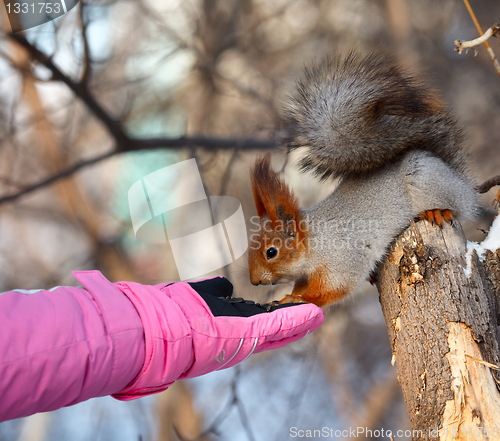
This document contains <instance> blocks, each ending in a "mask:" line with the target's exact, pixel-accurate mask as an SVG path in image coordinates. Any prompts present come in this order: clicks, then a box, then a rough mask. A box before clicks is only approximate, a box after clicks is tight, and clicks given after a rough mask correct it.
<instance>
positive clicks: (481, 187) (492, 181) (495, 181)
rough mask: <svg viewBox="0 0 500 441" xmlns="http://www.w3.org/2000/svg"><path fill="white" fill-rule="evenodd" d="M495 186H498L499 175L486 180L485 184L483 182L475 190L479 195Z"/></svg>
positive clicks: (499, 182)
mask: <svg viewBox="0 0 500 441" xmlns="http://www.w3.org/2000/svg"><path fill="white" fill-rule="evenodd" d="M495 185H500V175H497V176H494V177H493V178H491V179H488V180H487V181H486V182H483V183H482V184H481V185H478V186H477V187H476V190H477V191H478V192H479V193H481V194H483V193H487V192H488V191H490V189H492V188H493V187H494V186H495Z"/></svg>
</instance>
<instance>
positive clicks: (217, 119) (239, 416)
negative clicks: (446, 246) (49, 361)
mask: <svg viewBox="0 0 500 441" xmlns="http://www.w3.org/2000/svg"><path fill="white" fill-rule="evenodd" d="M472 7H473V8H474V11H475V13H476V15H477V17H478V20H479V22H480V23H481V25H482V26H483V30H485V29H487V28H488V27H490V26H491V25H492V24H494V23H495V22H496V21H497V20H498V18H499V17H500V3H499V2H498V1H495V0H483V1H481V2H479V1H477V0H475V1H474V2H472ZM0 26H1V35H0V292H2V291H6V290H9V289H13V288H25V289H29V288H48V287H52V286H56V285H72V284H75V281H74V279H73V278H72V276H71V271H72V270H85V269H99V270H101V271H102V272H103V273H104V274H105V276H106V277H108V279H110V280H112V281H118V280H133V281H138V282H141V283H159V282H160V281H174V280H178V274H177V270H176V267H175V264H174V262H173V260H172V254H171V251H170V250H169V246H168V245H152V244H147V243H144V242H140V241H138V240H137V239H136V238H135V237H134V234H133V231H132V227H131V221H130V215H129V211H128V201H127V192H128V189H129V188H130V186H131V185H132V184H133V183H134V182H135V181H137V180H138V179H140V178H141V177H143V176H145V175H147V174H148V173H151V172H153V171H155V170H158V169H160V168H162V167H165V166H167V165H169V164H173V163H175V162H178V161H181V160H184V159H189V158H196V160H197V163H198V166H199V168H200V171H201V175H202V178H203V182H204V184H205V186H206V190H207V193H208V194H210V195H229V196H234V197H237V198H238V199H239V200H240V201H241V203H242V206H243V211H244V213H245V217H246V219H247V225H248V226H251V224H250V223H249V222H248V220H249V219H250V217H251V216H252V215H254V214H255V211H254V208H253V202H252V198H251V194H250V189H249V176H248V169H249V166H250V164H251V163H252V162H253V160H254V158H255V156H256V155H257V154H259V153H261V152H262V151H263V150H262V149H259V147H262V148H268V147H269V145H270V144H272V143H269V142H268V139H270V138H273V137H275V136H276V134H277V132H276V130H279V128H280V126H279V109H280V107H281V106H282V103H283V97H284V96H285V95H286V93H287V91H288V90H290V87H291V85H292V84H293V78H295V77H297V76H298V75H300V72H301V70H302V68H303V66H304V64H307V63H309V62H310V61H311V60H313V59H317V58H321V57H322V56H324V55H326V54H330V53H332V52H346V51H347V50H349V49H350V48H353V47H355V48H357V49H358V50H359V51H361V52H364V53H367V52H371V51H381V50H384V51H387V52H390V53H393V54H395V55H396V57H397V58H398V59H399V60H400V61H401V62H402V63H403V64H405V65H406V66H408V67H410V68H411V69H412V70H413V71H415V72H418V73H422V74H425V75H426V76H427V79H428V81H429V82H430V83H431V84H432V85H433V86H434V87H435V88H437V89H439V90H441V91H442V96H443V98H444V100H445V101H446V102H447V103H449V104H450V106H451V107H452V108H453V110H454V112H455V113H456V115H457V116H458V117H459V119H460V121H461V124H462V125H463V126H464V127H465V129H466V132H467V135H468V139H467V143H468V145H469V146H470V150H471V160H472V171H473V174H474V175H475V176H476V177H477V181H478V182H483V181H485V180H486V179H488V178H490V177H492V176H494V175H497V174H499V171H500V151H499V146H498V139H499V138H500V136H499V134H500V133H499V131H500V78H499V77H498V75H497V73H496V71H495V69H494V67H493V64H492V62H491V60H490V58H489V57H488V55H487V53H486V51H485V48H484V46H481V47H478V48H477V54H476V53H475V52H476V51H474V50H470V51H469V52H468V53H466V54H465V53H464V54H462V55H458V54H457V53H456V52H454V50H453V48H454V45H453V42H454V40H456V39H473V38H475V37H477V36H478V33H477V31H476V28H475V27H474V25H473V23H472V20H471V18H470V16H469V14H468V12H467V9H466V8H465V6H464V3H463V2H462V1H458V0H440V1H439V2H437V1H434V0H420V1H418V2H415V1H409V0H408V1H405V0H273V1H268V0H157V1H152V0H109V1H106V0H92V1H84V2H80V3H79V5H78V6H77V7H76V8H74V9H72V10H71V11H70V12H69V13H67V14H66V15H64V16H63V17H61V18H59V19H57V20H55V21H53V22H50V23H47V24H44V25H41V26H39V27H36V28H33V29H31V30H28V31H26V32H23V33H21V34H16V35H22V36H24V37H25V38H26V39H27V41H28V42H29V43H30V44H31V47H30V48H28V50H27V49H26V45H24V47H23V46H22V45H20V44H19V43H18V42H16V40H14V39H12V38H10V37H9V36H8V32H9V31H10V26H9V24H8V20H7V16H6V14H5V9H4V7H3V6H0ZM491 44H492V46H493V49H494V50H495V51H496V52H497V54H498V53H499V51H498V40H496V39H492V41H491ZM32 47H36V48H38V49H39V50H40V51H41V52H42V53H44V54H45V55H47V56H48V57H49V59H47V60H45V64H46V65H48V64H50V63H53V65H54V66H56V67H58V68H59V69H60V70H61V71H62V73H63V74H64V75H65V76H66V78H67V79H69V83H68V82H66V84H65V83H64V82H61V81H57V78H53V71H52V72H51V70H49V69H48V68H47V67H44V66H43V65H42V64H40V63H34V62H33V56H34V52H33V50H32ZM59 79H60V78H59ZM71 85H73V86H75V87H73V88H72V86H71ZM93 103H97V107H98V109H100V110H96V106H95V105H93ZM123 134H125V137H123V136H122V135H123ZM184 136H185V137H186V140H184V141H175V142H171V143H170V144H169V143H168V142H167V141H168V140H170V139H178V138H181V137H184ZM199 136H203V137H204V140H201V141H200V140H199V139H198V140H197V139H194V140H193V139H191V138H195V137H196V138H198V137H199ZM146 138H147V139H149V140H151V139H156V144H155V145H154V147H155V148H154V149H152V150H148V149H147V147H148V146H149V147H153V145H152V144H149V145H147V143H143V144H141V143H140V142H135V143H130V142H129V140H130V139H133V140H135V141H137V140H141V139H146ZM220 138H224V139H229V140H230V141H229V142H228V143H227V145H226V147H228V146H229V148H224V149H219V148H217V147H218V144H217V140H218V139H220ZM162 140H164V141H162ZM207 140H208V141H207ZM203 144H205V145H203ZM164 145H168V146H170V147H167V148H163V146H164ZM172 146H173V147H172ZM115 150H116V151H117V153H116V154H111V155H109V158H107V159H102V160H97V161H96V162H95V163H94V164H90V165H88V166H86V167H82V168H81V169H80V170H79V171H78V172H76V173H72V174H69V176H68V177H65V178H64V179H55V180H54V182H53V183H51V184H50V185H45V186H40V188H38V189H36V190H35V191H32V192H28V193H25V194H20V192H22V191H23V190H25V189H26V188H30V187H31V186H32V185H33V184H36V183H39V182H42V181H44V180H46V179H47V178H50V177H53V176H55V177H58V176H59V177H61V176H60V175H61V174H63V173H62V172H64V171H66V170H69V169H71V167H72V166H73V165H74V164H79V163H80V162H81V161H90V160H92V159H93V158H103V157H104V156H106V153H107V152H113V151H115ZM125 150H137V151H134V152H124V153H122V152H120V151H125ZM273 152H274V153H273V163H274V164H275V166H276V167H281V165H282V164H283V161H284V154H283V152H282V151H279V150H277V149H276V150H274V151H273ZM285 173H286V177H287V180H288V181H289V182H290V183H291V184H292V186H293V187H294V188H295V189H296V191H297V192H299V193H300V198H301V200H302V201H303V203H305V204H311V203H313V202H314V201H315V200H317V199H318V198H320V197H321V195H324V194H325V193H326V191H327V189H326V187H325V186H323V187H320V186H319V185H318V184H317V183H315V182H313V180H312V179H311V178H310V177H306V176H302V175H300V174H298V173H296V172H295V171H294V169H293V164H288V165H287V168H286V171H285ZM10 196H12V197H10ZM493 196H494V191H493V190H492V192H490V194H489V195H487V196H486V197H485V198H484V207H485V211H484V215H483V216H482V218H481V219H479V220H478V222H476V223H475V224H470V225H466V226H465V227H466V231H467V235H468V238H469V240H481V238H482V235H483V233H482V232H481V229H487V228H488V225H489V222H491V219H492V217H493V215H494V213H495V210H494V207H493V206H492V204H491V201H492V199H493ZM6 197H9V198H7V199H6ZM246 267H247V264H246V256H243V257H242V258H240V259H238V260H237V261H236V262H234V263H233V264H231V265H230V266H229V267H226V268H224V269H221V270H220V273H221V274H225V275H227V276H228V277H229V278H230V279H231V280H232V282H233V283H234V285H235V294H236V295H237V296H243V297H247V298H252V299H255V300H257V301H260V302H264V301H266V300H269V299H270V298H275V297H276V298H278V297H281V296H283V294H284V293H286V292H289V291H290V289H291V288H290V286H285V287H280V288H279V289H271V290H270V289H267V288H255V287H252V286H251V285H250V282H249V278H248V275H247V270H246ZM326 314H327V318H326V322H325V323H324V325H323V326H322V327H321V328H320V329H319V330H318V331H317V332H315V333H314V334H313V335H310V336H308V337H307V338H305V339H304V340H302V341H300V342H298V343H296V344H294V345H291V346H289V347H286V348H283V349H282V350H279V351H274V352H273V353H264V354H260V355H256V356H253V357H251V359H249V360H247V361H246V362H244V363H242V364H241V366H239V367H237V368H232V369H229V370H226V371H222V372H217V373H214V374H211V375H207V376H205V377H203V378H199V379H195V380H191V381H186V382H180V383H177V384H175V385H174V386H173V387H171V388H170V389H169V390H167V391H166V392H164V393H162V394H159V395H156V396H152V397H147V398H144V399H140V400H137V401H133V402H127V403H123V402H118V401H116V400H113V399H112V398H110V397H107V398H99V399H93V400H90V401H88V402H85V403H81V404H79V405H76V406H73V407H70V408H64V409H61V410H59V411H56V412H52V413H46V414H39V415H34V416H32V417H29V418H23V419H19V420H15V421H9V422H5V423H2V424H0V440H1V441H14V440H19V441H28V440H29V441H42V440H44V441H48V440H51V441H64V440H71V441H87V440H88V441H90V440H111V441H113V440H117V441H118V440H119V441H129V440H131V441H132V440H134V441H138V440H143V441H153V440H162V441H167V440H181V439H185V440H187V439H199V440H242V441H243V440H249V441H251V440H276V441H279V440H286V439H289V438H291V437H293V431H291V428H292V427H296V428H297V429H304V430H307V429H310V430H313V429H322V428H327V429H328V430H330V429H333V432H335V431H336V430H343V429H346V428H347V429H348V428H357V427H359V428H366V429H370V430H373V431H374V430H377V429H382V428H383V429H385V430H392V432H393V434H394V435H395V439H402V438H404V439H409V436H408V433H406V435H405V434H404V432H403V433H401V435H402V436H396V432H397V431H398V430H403V431H404V430H407V429H409V421H408V417H407V416H406V410H405V405H404V402H403V399H402V396H401V392H400V390H399V387H398V383H397V378H396V368H395V367H393V366H391V350H390V345H389V340H388V337H387V333H386V328H385V322H384V319H383V316H382V313H381V310H380V307H379V301H378V294H377V292H376V290H375V289H374V288H372V287H371V286H370V285H368V284H367V287H366V289H364V290H362V292H360V293H358V294H357V295H355V296H353V297H352V298H350V299H348V300H347V301H345V302H342V303H340V304H337V305H334V306H331V307H329V308H328V309H327V310H326ZM0 332H1V324H0ZM0 362H1V355H0ZM0 399H1V395H0ZM358 435H359V436H358V437H357V438H358V439H371V438H377V436H376V433H375V432H374V433H372V434H371V436H370V433H368V434H367V433H366V431H365V432H364V433H358ZM334 437H335V436H334ZM338 437H340V438H342V437H344V436H338Z"/></svg>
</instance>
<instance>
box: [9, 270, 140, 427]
mask: <svg viewBox="0 0 500 441" xmlns="http://www.w3.org/2000/svg"><path fill="white" fill-rule="evenodd" d="M78 274H80V275H81V276H85V275H86V274H88V275H89V276H91V277H81V278H85V279H86V280H85V283H84V284H83V285H84V286H85V287H86V288H87V289H82V288H76V287H56V288H53V289H51V290H47V291H46V290H33V291H25V290H16V291H12V292H6V293H2V294H1V295H0V396H1V399H0V421H5V420H8V419H13V418H18V417H23V416H27V415H31V414H33V413H36V412H45V411H49V410H54V409H58V408H60V407H63V406H69V405H71V404H75V403H78V402H81V401H84V400H88V399H89V398H92V397H100V396H105V395H109V394H112V393H115V392H117V391H119V390H121V389H123V388H124V387H125V386H127V384H128V383H130V382H131V381H132V380H133V379H134V377H135V376H136V375H137V374H138V373H139V371H140V369H141V367H142V365H143V364H144V354H145V349H144V329H143V326H142V322H141V319H140V317H139V314H138V313H137V310H136V309H135V307H134V305H133V304H132V303H131V302H130V300H129V299H128V298H127V297H126V296H125V295H123V293H122V292H121V291H120V290H119V289H118V288H116V286H115V285H114V284H112V283H110V282H109V281H107V280H106V279H105V278H104V277H103V276H102V275H101V274H100V273H99V272H97V271H95V272H80V273H76V277H77V278H79V276H78Z"/></svg>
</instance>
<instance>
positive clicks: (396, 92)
mask: <svg viewBox="0 0 500 441" xmlns="http://www.w3.org/2000/svg"><path fill="white" fill-rule="evenodd" d="M284 123H285V133H286V135H285V136H284V137H283V141H282V144H283V145H284V146H285V147H287V148H288V149H289V150H294V149H301V150H303V151H304V152H305V153H304V156H303V158H302V160H301V162H300V165H301V169H302V170H303V171H313V172H314V173H315V174H316V175H317V176H318V177H319V178H320V179H322V180H325V179H328V178H338V179H339V184H338V186H337V187H336V188H335V190H334V191H333V193H331V194H330V195H329V196H328V197H327V198H326V199H324V200H323V201H321V202H319V203H318V204H316V205H314V206H311V207H308V208H300V207H299V204H298V200H297V198H296V196H295V195H294V194H293V192H292V191H291V190H290V188H289V187H288V186H287V184H286V183H285V182H284V180H283V179H282V178H281V176H280V174H279V173H278V172H276V171H274V170H273V169H272V167H271V165H270V156H269V154H268V155H266V156H265V157H263V158H260V159H257V161H256V163H255V165H254V166H253V168H252V170H251V186H252V193H253V197H254V202H255V206H256V209H257V214H258V216H259V222H258V224H259V228H258V231H257V233H255V234H253V235H252V237H251V244H250V246H249V257H248V261H249V272H250V280H251V283H252V284H253V285H259V284H262V285H268V284H271V285H274V284H278V283H287V282H291V281H294V282H295V284H294V288H293V291H292V293H291V294H289V295H287V296H286V297H285V298H284V299H283V300H281V301H280V303H288V302H309V303H314V304H316V305H318V306H325V305H328V304H330V303H333V302H336V301H338V300H340V299H343V298H344V297H346V296H347V295H348V294H350V293H352V292H353V291H355V290H356V289H357V288H358V287H359V285H360V284H361V282H363V281H364V280H365V279H367V278H368V277H369V276H370V275H371V274H375V273H376V268H377V265H378V264H379V263H380V262H381V261H383V259H384V257H385V256H386V254H387V251H388V248H389V246H390V244H391V243H392V242H393V241H394V239H395V238H396V237H397V236H398V235H399V234H400V233H401V232H403V231H404V230H405V229H406V228H407V227H408V226H409V224H410V220H412V219H415V220H418V219H427V220H428V221H430V222H433V223H436V224H438V225H439V226H443V225H444V223H446V222H448V223H451V222H452V221H453V219H458V220H465V219H473V218H474V216H475V215H476V214H477V211H478V206H479V205H478V194H477V192H476V191H475V190H474V186H473V182H472V179H471V178H470V177H469V176H468V171H467V164H466V162H467V161H466V159H467V154H466V152H465V150H464V149H463V147H462V142H463V132H462V130H461V128H460V127H459V126H458V124H457V122H456V120H455V119H454V118H453V117H452V115H451V113H450V111H449V110H448V109H447V108H446V106H445V105H444V104H443V102H442V101H441V100H440V99H439V98H438V96H437V95H436V93H435V92H433V91H432V90H431V89H429V88H428V87H427V86H425V85H424V84H423V83H422V82H421V81H419V80H417V79H416V78H415V77H414V76H412V75H411V74H409V73H407V72H406V71H405V70H404V69H402V68H401V67H399V66H398V64H397V63H396V62H395V61H394V60H393V59H392V58H390V57H385V56H381V55H369V56H367V57H360V56H358V55H356V54H355V53H350V54H349V55H348V56H347V57H345V58H343V59H340V58H339V59H333V58H328V59H326V60H324V61H323V62H321V63H319V64H317V65H315V66H313V67H311V68H306V70H305V76H304V79H302V80H299V81H298V82H297V90H296V93H295V94H294V95H292V96H291V97H290V98H289V105H288V106H287V108H286V109H285V114H284Z"/></svg>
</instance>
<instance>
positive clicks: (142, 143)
mask: <svg viewBox="0 0 500 441" xmlns="http://www.w3.org/2000/svg"><path fill="white" fill-rule="evenodd" d="M8 36H9V38H11V39H12V40H13V41H15V42H16V43H18V44H19V45H21V46H22V47H23V48H24V49H26V50H27V51H28V53H29V54H30V56H31V57H32V58H33V59H34V60H36V61H38V62H39V63H41V64H42V65H44V66H45V67H47V68H48V69H49V70H50V71H51V73H52V77H53V80H57V81H62V82H63V83H64V84H66V85H67V86H68V88H69V89H70V90H71V91H73V93H74V94H75V95H76V96H77V97H78V98H80V99H81V100H82V101H83V102H84V103H85V105H86V106H87V107H88V109H89V110H90V111H91V112H92V113H93V114H94V116H95V117H96V118H97V119H98V120H100V121H101V122H102V123H103V124H104V126H105V127H106V129H107V130H108V132H109V133H110V135H111V136H112V137H113V139H114V141H115V144H116V146H115V149H114V150H112V151H109V152H106V153H103V154H100V155H98V156H96V157H94V158H91V159H88V160H84V161H80V162H78V163H76V164H74V165H72V166H70V167H68V168H66V169H65V170H62V171H60V172H58V173H56V174H54V175H52V176H50V177H48V178H45V179H42V180H41V181H39V182H37V183H34V184H31V185H29V186H27V187H26V188H23V189H22V190H20V191H19V192H17V193H14V194H11V195H8V196H4V197H1V198H0V205H1V204H4V203H7V202H12V201H14V200H16V199H18V198H19V197H21V196H23V195H25V194H28V193H31V192H33V191H35V190H39V189H41V188H43V187H46V186H48V185H50V184H52V183H54V182H56V181H58V180H60V179H63V178H67V177H69V176H71V175H73V174H74V173H76V172H77V171H79V170H80V169H82V168H84V167H87V166H90V165H94V164H96V163H98V162H100V161H102V160H104V159H107V158H109V157H111V156H114V155H116V154H120V153H125V152H132V151H138V150H153V149H163V148H182V147H194V146H197V147H203V148H207V149H232V148H238V150H250V149H270V148H274V147H276V146H277V144H278V139H277V138H269V139H262V140H260V139H255V138H221V137H206V136H191V137H185V136H182V137H179V138H164V137H159V138H145V139H141V138H134V137H131V136H129V135H127V133H126V132H125V130H124V128H123V127H122V124H121V123H120V121H119V120H117V119H115V118H113V117H112V116H111V115H110V114H109V112H107V111H106V110H105V109H104V108H103V107H102V106H101V105H100V104H99V103H98V102H97V100H96V99H95V98H94V97H93V95H92V94H91V92H90V91H89V89H88V87H87V85H86V81H85V80H86V79H85V76H84V78H83V79H82V81H81V82H75V81H73V80H72V79H71V78H70V77H68V76H67V75H66V74H64V73H63V72H62V71H61V70H60V69H59V68H58V67H57V66H56V65H55V64H54V63H53V61H52V59H51V58H50V57H48V56H47V55H45V54H44V53H43V52H41V51H40V50H39V49H37V48H36V47H35V46H33V45H32V44H31V43H30V42H28V41H27V40H26V39H25V38H24V37H23V36H21V35H19V34H8Z"/></svg>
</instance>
